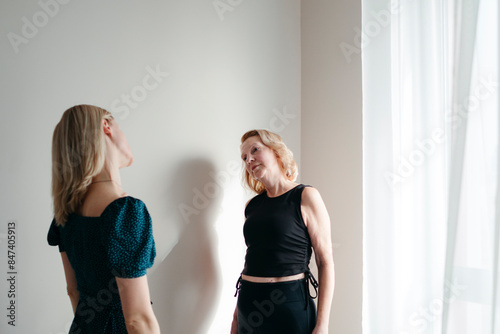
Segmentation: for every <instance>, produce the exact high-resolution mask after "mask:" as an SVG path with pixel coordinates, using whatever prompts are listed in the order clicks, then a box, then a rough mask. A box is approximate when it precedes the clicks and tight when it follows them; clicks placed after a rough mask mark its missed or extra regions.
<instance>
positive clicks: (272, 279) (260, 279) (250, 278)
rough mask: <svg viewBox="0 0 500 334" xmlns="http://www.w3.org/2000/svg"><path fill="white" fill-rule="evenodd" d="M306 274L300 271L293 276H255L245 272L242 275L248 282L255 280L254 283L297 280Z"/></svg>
mask: <svg viewBox="0 0 500 334" xmlns="http://www.w3.org/2000/svg"><path fill="white" fill-rule="evenodd" d="M304 277H305V274H304V273H300V274H296V275H292V276H284V277H255V276H248V275H245V274H242V275H241V278H242V279H243V280H245V281H248V282H253V283H277V282H288V281H295V280H298V279H301V278H304Z"/></svg>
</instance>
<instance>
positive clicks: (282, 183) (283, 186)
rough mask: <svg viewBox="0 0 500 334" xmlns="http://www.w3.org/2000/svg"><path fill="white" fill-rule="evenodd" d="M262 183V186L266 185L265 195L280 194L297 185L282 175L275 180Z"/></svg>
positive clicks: (274, 195) (273, 195)
mask: <svg viewBox="0 0 500 334" xmlns="http://www.w3.org/2000/svg"><path fill="white" fill-rule="evenodd" d="M261 182H262V181H261ZM262 183H263V184H264V187H266V192H267V196H269V197H276V196H280V195H282V194H284V193H286V192H287V191H288V190H290V189H292V188H293V187H295V186H296V185H297V184H296V183H295V182H292V181H288V180H287V179H285V178H284V177H282V178H281V179H279V180H277V181H276V182H266V183H265V182H262Z"/></svg>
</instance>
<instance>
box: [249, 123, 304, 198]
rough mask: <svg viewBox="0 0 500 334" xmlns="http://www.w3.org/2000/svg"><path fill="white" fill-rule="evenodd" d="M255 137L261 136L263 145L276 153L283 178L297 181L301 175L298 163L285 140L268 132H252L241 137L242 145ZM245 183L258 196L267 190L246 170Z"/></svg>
mask: <svg viewBox="0 0 500 334" xmlns="http://www.w3.org/2000/svg"><path fill="white" fill-rule="evenodd" d="M254 136H259V138H260V140H261V141H262V143H263V144H264V145H266V146H267V147H269V148H271V149H272V150H273V151H274V153H275V154H276V157H277V158H278V161H279V163H280V164H279V165H280V168H281V173H282V174H283V176H284V177H285V178H286V179H287V180H289V181H292V182H293V181H295V180H296V179H297V175H298V174H299V172H298V170H297V163H296V162H295V160H294V158H293V153H292V151H290V149H289V148H288V147H287V146H286V145H285V143H284V142H283V139H281V137H280V136H279V135H278V134H276V133H274V132H271V131H268V130H250V131H248V132H246V133H245V134H244V135H243V136H242V137H241V144H243V143H244V142H245V140H247V139H248V138H250V137H254ZM243 182H244V183H246V185H247V186H248V187H249V188H250V189H252V190H253V191H255V192H256V193H257V194H262V193H263V192H264V191H265V190H266V188H265V187H264V184H262V182H260V181H258V180H256V179H254V178H253V177H252V176H251V175H250V173H248V171H247V170H246V168H245V169H244V173H243Z"/></svg>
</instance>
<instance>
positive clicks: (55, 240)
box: [47, 219, 66, 252]
mask: <svg viewBox="0 0 500 334" xmlns="http://www.w3.org/2000/svg"><path fill="white" fill-rule="evenodd" d="M47 242H48V243H49V245H50V246H59V252H65V251H66V250H65V248H64V245H63V243H62V239H61V230H60V227H59V226H57V225H56V220H55V219H52V223H51V224H50V228H49V233H48V234H47Z"/></svg>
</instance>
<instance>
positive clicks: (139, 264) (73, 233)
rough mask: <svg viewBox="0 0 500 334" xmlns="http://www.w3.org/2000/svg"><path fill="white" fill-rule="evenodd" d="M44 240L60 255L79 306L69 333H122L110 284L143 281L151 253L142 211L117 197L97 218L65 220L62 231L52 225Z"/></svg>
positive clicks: (118, 305) (148, 229) (150, 235)
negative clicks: (72, 273) (71, 272)
mask: <svg viewBox="0 0 500 334" xmlns="http://www.w3.org/2000/svg"><path fill="white" fill-rule="evenodd" d="M47 240H48V243H49V245H52V246H59V251H60V252H66V254H67V256H68V259H69V261H70V263H71V266H72V267H73V270H74V271H75V275H76V281H77V286H78V291H79V292H80V300H79V302H78V306H77V308H76V312H75V317H74V319H73V324H72V326H71V329H70V333H75V334H76V333H80V334H84V333H92V334H97V333H127V330H126V328H125V320H124V318H123V312H122V308H121V303H120V296H119V293H118V288H117V285H116V279H115V278H116V277H121V278H136V277H141V276H144V275H145V274H146V269H148V268H150V267H151V266H152V265H153V262H154V259H155V256H156V250H155V243H154V239H153V229H152V222H151V217H150V215H149V213H148V210H147V208H146V205H145V204H144V203H143V202H142V201H141V200H139V199H136V198H133V197H130V196H128V197H121V198H118V199H116V200H115V201H113V202H112V203H111V204H109V205H108V206H107V207H106V209H105V210H104V211H103V212H102V214H101V216H99V217H83V216H79V215H76V214H71V215H70V216H69V217H68V221H67V222H66V224H65V226H64V227H63V226H57V225H56V224H55V220H53V221H52V224H51V226H50V229H49V233H48V237H47Z"/></svg>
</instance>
